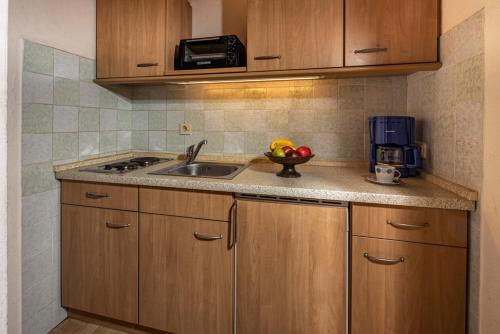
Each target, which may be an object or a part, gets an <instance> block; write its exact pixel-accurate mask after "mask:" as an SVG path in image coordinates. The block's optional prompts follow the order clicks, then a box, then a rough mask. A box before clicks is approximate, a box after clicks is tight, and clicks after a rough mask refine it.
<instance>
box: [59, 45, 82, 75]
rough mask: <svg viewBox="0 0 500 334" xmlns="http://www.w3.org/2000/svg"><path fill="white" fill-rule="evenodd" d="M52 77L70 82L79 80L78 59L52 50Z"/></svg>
mask: <svg viewBox="0 0 500 334" xmlns="http://www.w3.org/2000/svg"><path fill="white" fill-rule="evenodd" d="M54 76H55V77H60V78H66V79H71V80H79V77H80V59H79V57H78V56H75V55H73V54H71V53H67V52H64V51H60V50H54Z"/></svg>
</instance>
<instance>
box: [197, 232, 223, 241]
mask: <svg viewBox="0 0 500 334" xmlns="http://www.w3.org/2000/svg"><path fill="white" fill-rule="evenodd" d="M193 235H194V237H195V238H196V239H198V240H204V241H214V240H221V239H224V237H223V236H222V234H219V235H207V234H200V233H198V232H194V233H193Z"/></svg>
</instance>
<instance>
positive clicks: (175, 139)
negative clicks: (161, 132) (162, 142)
mask: <svg viewBox="0 0 500 334" xmlns="http://www.w3.org/2000/svg"><path fill="white" fill-rule="evenodd" d="M184 137H185V136H183V135H180V134H179V131H167V151H168V152H176V153H182V152H184V151H185V146H184V139H185V138H184Z"/></svg>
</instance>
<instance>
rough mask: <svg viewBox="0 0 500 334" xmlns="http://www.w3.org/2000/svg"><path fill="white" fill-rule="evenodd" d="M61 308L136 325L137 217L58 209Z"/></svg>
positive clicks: (95, 210) (70, 207)
mask: <svg viewBox="0 0 500 334" xmlns="http://www.w3.org/2000/svg"><path fill="white" fill-rule="evenodd" d="M61 218H62V219H61V266H62V280H61V285H62V305H63V306H65V307H68V308H71V309H75V310H80V311H85V312H89V313H93V314H97V315H100V316H104V317H108V318H112V319H116V320H121V321H126V322H130V323H137V303H138V291H137V287H138V279H137V277H138V252H137V251H138V221H137V212H128V211H117V210H108V209H98V208H89V207H82V206H75V205H66V204H63V205H62V217H61Z"/></svg>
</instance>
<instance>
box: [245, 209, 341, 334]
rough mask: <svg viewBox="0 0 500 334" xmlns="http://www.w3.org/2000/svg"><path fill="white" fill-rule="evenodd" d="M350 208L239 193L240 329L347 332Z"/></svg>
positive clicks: (265, 333)
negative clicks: (276, 200)
mask: <svg viewBox="0 0 500 334" xmlns="http://www.w3.org/2000/svg"><path fill="white" fill-rule="evenodd" d="M346 211H347V210H346V208H335V207H321V206H308V205H297V204H285V203H274V202H267V203H266V202H254V201H238V219H237V222H238V228H237V230H238V239H237V240H238V241H237V284H236V287H237V298H236V300H237V332H238V333H239V334H254V333H260V334H274V333H287V334H303V333H310V334H323V333H338V334H340V333H345V329H346V310H345V309H346V285H345V283H346V282H345V277H346V262H345V260H346V225H347V221H346V219H347V218H346V214H347V213H346Z"/></svg>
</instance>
